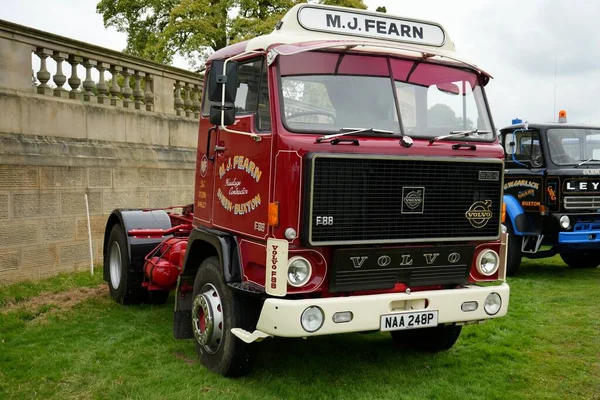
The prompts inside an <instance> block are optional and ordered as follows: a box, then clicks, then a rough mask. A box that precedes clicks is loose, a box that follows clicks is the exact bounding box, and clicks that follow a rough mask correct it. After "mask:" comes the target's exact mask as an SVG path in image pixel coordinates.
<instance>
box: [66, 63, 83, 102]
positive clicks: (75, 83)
mask: <svg viewBox="0 0 600 400" xmlns="http://www.w3.org/2000/svg"><path fill="white" fill-rule="evenodd" d="M82 61H83V59H82V58H81V57H78V56H70V57H69V64H71V77H70V78H69V80H68V81H67V83H68V84H69V86H70V87H71V91H70V92H69V98H71V99H74V100H81V98H82V96H81V90H79V85H81V79H79V77H78V76H77V66H78V65H79V64H81V62H82Z"/></svg>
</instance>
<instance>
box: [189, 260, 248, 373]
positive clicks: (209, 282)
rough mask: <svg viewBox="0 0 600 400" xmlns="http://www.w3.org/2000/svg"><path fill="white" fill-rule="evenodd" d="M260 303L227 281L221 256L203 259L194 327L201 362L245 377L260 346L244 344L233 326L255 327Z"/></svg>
mask: <svg viewBox="0 0 600 400" xmlns="http://www.w3.org/2000/svg"><path fill="white" fill-rule="evenodd" d="M255 313H256V306H255V305H254V304H252V303H251V299H248V298H244V297H240V296H239V295H237V294H236V293H234V292H233V291H232V290H231V289H230V288H229V287H227V285H225V283H224V281H223V277H222V274H221V268H220V263H219V260H218V258H216V257H210V258H207V259H206V260H204V261H203V262H202V265H200V268H199V269H198V273H197V274H196V279H195V281H194V292H193V302H192V330H193V332H194V339H195V340H196V350H197V352H198V356H199V358H200V362H201V363H202V364H203V365H204V366H205V367H206V368H208V369H210V370H212V371H214V372H216V373H218V374H221V375H223V376H230V377H231V376H243V375H246V374H248V373H250V371H251V370H252V367H253V365H254V360H255V358H256V345H252V344H248V343H244V342H243V341H241V340H240V339H239V338H237V337H236V336H234V335H233V334H232V333H231V329H232V328H242V329H246V330H250V331H252V330H254V328H255V326H254V325H255V324H256V321H255V319H254V315H255Z"/></svg>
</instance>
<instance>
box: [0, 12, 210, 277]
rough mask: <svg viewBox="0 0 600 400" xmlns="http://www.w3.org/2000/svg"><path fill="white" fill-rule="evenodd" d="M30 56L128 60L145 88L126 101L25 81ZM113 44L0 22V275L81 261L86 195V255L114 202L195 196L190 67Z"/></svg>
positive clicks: (120, 66)
mask: <svg viewBox="0 0 600 400" xmlns="http://www.w3.org/2000/svg"><path fill="white" fill-rule="evenodd" d="M38 41H39V43H38ZM41 45H43V48H42V47H40V46H41ZM53 46H54V48H53ZM88 47H89V48H88ZM40 49H42V50H43V51H40ZM36 54H42V55H43V54H53V55H55V56H56V55H57V54H58V60H59V61H60V62H62V61H61V59H69V57H70V58H71V60H74V61H77V60H79V58H74V57H75V56H73V55H76V57H80V58H81V59H86V60H87V61H88V64H87V65H94V66H96V65H97V64H100V65H101V66H102V64H103V63H104V64H106V67H107V68H112V70H113V72H114V73H118V72H123V71H125V72H126V71H129V70H131V73H132V76H138V77H139V76H142V77H145V83H146V85H147V86H146V88H147V89H146V90H145V93H144V97H143V98H141V97H140V96H138V97H135V95H134V96H133V97H135V99H134V98H133V97H132V98H131V102H130V103H129V104H127V101H123V99H124V95H123V92H127V90H126V89H127V88H125V87H123V88H119V87H117V88H115V87H114V85H113V87H111V90H110V97H109V96H108V94H109V93H108V90H107V89H104V88H103V87H102V85H101V82H98V85H100V89H102V91H103V92H104V96H105V97H104V98H101V97H102V96H101V95H102V94H103V93H102V91H100V92H98V93H99V95H98V97H99V98H95V97H94V96H92V97H88V98H87V99H86V98H84V96H82V95H80V93H78V92H77V93H75V95H72V96H71V97H69V96H64V93H61V92H60V91H59V92H58V93H57V92H56V91H52V90H51V91H49V90H48V89H47V88H42V89H43V90H40V84H39V82H38V83H37V84H35V85H34V84H31V85H29V86H28V85H27V84H26V82H31V70H32V57H35V55H36ZM119 54H120V53H116V52H113V51H110V50H105V49H104V50H103V49H101V48H98V47H94V46H87V45H85V44H82V43H80V42H75V41H70V40H69V39H66V38H60V37H56V36H53V35H51V34H42V33H40V32H39V31H35V30H31V29H29V28H26V27H21V26H17V25H14V24H10V23H6V22H4V21H1V20H0V285H1V284H5V283H10V282H16V281H21V280H28V279H40V278H44V277H48V276H51V275H54V274H56V273H58V272H62V271H73V270H78V269H88V268H89V265H90V254H89V241H88V231H87V229H88V228H87V218H86V207H85V194H87V196H88V201H89V211H90V216H91V231H92V246H93V257H94V263H95V264H96V265H98V264H101V263H102V240H103V233H104V224H105V222H106V219H107V217H108V215H109V214H110V212H111V211H112V210H113V209H115V208H149V207H157V208H159V207H167V206H171V205H183V204H189V203H191V202H192V201H193V184H194V171H195V157H196V154H195V146H196V135H197V129H198V122H197V117H198V111H199V103H198V95H199V92H198V86H196V83H199V82H200V77H199V75H197V74H194V73H191V72H188V71H183V70H177V69H174V68H171V67H164V68H162V67H161V66H157V65H154V64H152V63H150V62H147V63H146V62H144V60H139V59H135V58H132V57H128V56H127V57H126V56H122V57H120V56H119ZM92 57H94V58H92ZM94 60H98V61H97V62H95V61H94ZM76 66H77V65H76ZM79 67H81V66H79ZM57 73H58V72H57ZM75 74H76V73H75ZM71 77H72V75H71ZM149 77H150V78H149ZM98 79H100V78H98ZM103 79H104V78H102V80H103ZM46 81H48V79H46ZM58 81H59V83H60V81H61V78H60V77H59V78H58ZM71 82H74V84H73V87H72V88H71V92H72V91H73V90H75V91H78V90H80V89H81V88H80V87H78V85H80V84H81V82H77V81H76V80H75V81H73V80H72V81H71ZM71 82H70V83H71ZM194 82H196V83H194ZM137 83H138V84H139V80H138V82H137ZM182 87H184V88H185V87H187V88H188V90H187V92H186V94H185V101H184V100H183V99H182V98H181V88H182ZM189 88H194V90H195V92H194V91H193V90H192V89H189ZM151 89H152V90H151ZM71 92H70V93H71ZM125 95H127V93H125ZM190 96H193V97H194V101H192V98H191V97H190ZM110 100H115V101H110ZM134 101H137V102H138V103H139V104H137V105H136V104H134Z"/></svg>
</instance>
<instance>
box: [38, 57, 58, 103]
mask: <svg viewBox="0 0 600 400" xmlns="http://www.w3.org/2000/svg"><path fill="white" fill-rule="evenodd" d="M35 54H36V55H37V56H38V57H39V58H40V70H39V71H38V73H37V74H36V77H37V79H38V81H40V84H39V85H38V87H37V92H38V93H39V94H44V95H47V96H52V95H53V94H54V90H53V89H52V88H51V87H50V85H48V81H49V80H50V78H51V77H52V76H51V75H50V71H48V67H47V65H46V59H47V58H48V57H50V56H51V55H52V50H48V49H44V48H43V47H38V48H37V49H36V51H35Z"/></svg>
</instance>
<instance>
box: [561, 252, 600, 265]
mask: <svg viewBox="0 0 600 400" xmlns="http://www.w3.org/2000/svg"><path fill="white" fill-rule="evenodd" d="M560 258H562V260H563V261H564V262H565V264H567V265H568V266H569V268H579V269H581V268H596V267H597V266H598V265H600V251H598V250H585V251H578V252H577V253H560Z"/></svg>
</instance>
